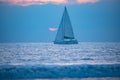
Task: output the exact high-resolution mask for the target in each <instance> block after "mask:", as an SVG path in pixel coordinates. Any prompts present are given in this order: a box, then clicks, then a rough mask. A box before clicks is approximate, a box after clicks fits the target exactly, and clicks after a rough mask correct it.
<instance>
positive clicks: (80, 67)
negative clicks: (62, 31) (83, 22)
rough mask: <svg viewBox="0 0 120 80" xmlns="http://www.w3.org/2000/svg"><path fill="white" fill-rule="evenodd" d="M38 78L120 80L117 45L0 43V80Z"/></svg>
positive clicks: (119, 56) (118, 48)
mask: <svg viewBox="0 0 120 80" xmlns="http://www.w3.org/2000/svg"><path fill="white" fill-rule="evenodd" d="M41 78H42V79H70V80H71V79H81V80H84V78H85V79H86V80H95V79H96V78H97V79H98V78H99V79H100V80H105V78H106V79H108V80H110V79H111V80H113V79H114V80H119V79H120V43H117V42H116V43H112V42H111V43H107V42H105V43H102V42H101V43H98V42H80V43H79V44H74V45H56V44H53V43H0V79H37V80H38V79H41ZM97 79H96V80H97Z"/></svg>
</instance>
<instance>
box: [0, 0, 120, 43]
mask: <svg viewBox="0 0 120 80" xmlns="http://www.w3.org/2000/svg"><path fill="white" fill-rule="evenodd" d="M8 1H9V0H8ZM65 4H66V5H67V9H68V12H69V16H70V19H71V22H72V26H73V29H74V33H75V37H76V39H77V40H78V41H81V42H120V10H119V8H120V1H119V0H99V1H98V0H97V1H96V2H85V3H83V2H80V3H76V2H73V1H72V3H65ZM65 4H64V3H59V4H58V3H56V2H48V3H44V4H36V2H34V3H32V4H31V3H28V2H25V3H22V4H20V3H12V2H5V0H4V1H2V0H0V42H51V41H54V39H55V36H56V33H57V31H54V32H53V31H50V30H49V28H51V27H55V28H58V27H59V23H60V20H61V17H62V14H63V10H64V5H65Z"/></svg>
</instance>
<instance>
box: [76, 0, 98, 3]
mask: <svg viewBox="0 0 120 80" xmlns="http://www.w3.org/2000/svg"><path fill="white" fill-rule="evenodd" d="M98 1H99V0H77V2H78V3H96V2H98Z"/></svg>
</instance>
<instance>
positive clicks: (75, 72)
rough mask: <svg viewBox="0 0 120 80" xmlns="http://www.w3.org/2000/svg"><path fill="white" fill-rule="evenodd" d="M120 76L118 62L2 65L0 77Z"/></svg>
mask: <svg viewBox="0 0 120 80" xmlns="http://www.w3.org/2000/svg"><path fill="white" fill-rule="evenodd" d="M87 77H120V64H95V65H91V64H77V65H2V66H0V79H35V78H36V79H37V78H87Z"/></svg>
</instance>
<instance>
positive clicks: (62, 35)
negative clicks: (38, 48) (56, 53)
mask: <svg viewBox="0 0 120 80" xmlns="http://www.w3.org/2000/svg"><path fill="white" fill-rule="evenodd" d="M65 39H67V40H69V41H67V42H66V41H65ZM73 39H74V33H73V29H72V25H71V21H70V18H69V15H68V12H67V8H66V7H65V9H64V13H63V16H62V20H61V23H60V25H59V29H58V32H57V35H56V39H55V41H54V43H56V44H57V43H58V44H67V43H69V42H70V43H71V44H75V43H78V42H77V41H76V40H73Z"/></svg>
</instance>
